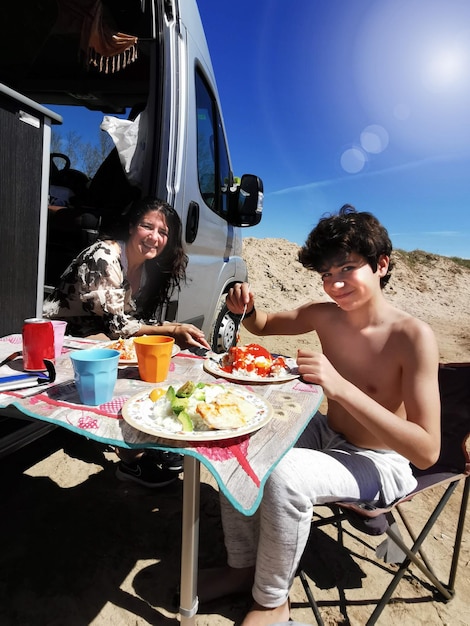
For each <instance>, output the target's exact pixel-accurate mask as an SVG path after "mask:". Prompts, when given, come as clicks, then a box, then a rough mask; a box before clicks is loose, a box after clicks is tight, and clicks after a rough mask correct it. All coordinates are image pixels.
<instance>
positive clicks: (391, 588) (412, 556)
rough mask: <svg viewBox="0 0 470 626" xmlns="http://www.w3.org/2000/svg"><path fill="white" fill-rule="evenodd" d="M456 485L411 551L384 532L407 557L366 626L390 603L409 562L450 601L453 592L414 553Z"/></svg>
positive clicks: (376, 618)
mask: <svg viewBox="0 0 470 626" xmlns="http://www.w3.org/2000/svg"><path fill="white" fill-rule="evenodd" d="M457 484H458V483H457V482H454V483H451V484H450V485H449V486H448V487H447V489H446V491H445V492H444V494H443V496H442V498H441V499H440V501H439V503H438V505H437V506H436V508H435V509H434V511H433V513H432V515H431V516H430V518H429V519H428V521H427V522H426V524H425V525H424V527H423V529H422V531H421V532H420V534H419V535H418V537H417V539H416V541H415V542H414V544H413V546H412V548H411V549H410V548H409V547H408V546H406V545H405V544H404V543H403V541H402V540H401V539H400V538H399V537H397V536H395V534H394V533H393V531H391V530H390V529H388V530H387V531H386V532H387V535H389V536H390V537H391V538H392V539H393V541H396V542H397V543H398V545H399V547H400V548H401V549H402V550H403V552H405V554H406V555H407V558H406V559H405V560H404V561H403V563H401V565H400V567H399V569H398V571H397V572H396V573H395V576H394V577H393V579H392V581H391V582H390V584H389V586H388V587H387V589H386V590H385V593H384V594H383V596H382V598H381V599H380V602H379V603H378V604H377V606H376V607H375V609H374V611H373V612H372V615H371V616H370V618H369V619H368V620H367V626H371V625H372V624H375V623H376V622H377V620H378V618H379V616H380V614H381V613H382V611H383V609H384V608H385V607H386V606H387V604H388V602H389V601H390V598H391V597H392V594H393V592H394V591H395V589H396V588H397V585H398V583H399V582H400V580H401V579H402V578H403V576H404V574H405V573H406V571H407V570H408V567H409V565H410V563H411V562H413V563H414V565H416V566H417V567H418V568H419V569H420V570H421V572H422V573H423V574H424V575H425V576H426V577H427V578H428V579H429V580H430V581H431V582H432V584H433V585H434V586H435V587H436V589H437V590H438V591H439V592H440V593H441V595H442V596H443V598H445V599H446V600H450V599H451V598H452V597H453V592H451V591H449V589H447V588H446V587H445V586H444V585H443V584H442V583H441V582H440V581H439V580H438V579H437V578H436V576H435V575H434V574H433V573H432V572H431V571H430V570H429V569H428V568H427V567H426V566H425V565H424V564H423V562H422V561H421V560H420V559H418V557H417V556H416V552H418V551H419V549H420V547H421V544H422V543H423V541H424V540H425V538H426V537H427V536H428V533H429V531H430V530H431V528H432V526H433V525H434V523H435V521H436V520H437V518H438V517H439V515H440V513H441V512H442V510H443V508H444V507H445V505H446V504H447V501H448V500H449V498H450V496H451V495H452V493H453V492H454V491H455V488H456V487H457Z"/></svg>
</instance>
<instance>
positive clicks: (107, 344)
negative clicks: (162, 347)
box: [100, 340, 181, 365]
mask: <svg viewBox="0 0 470 626" xmlns="http://www.w3.org/2000/svg"><path fill="white" fill-rule="evenodd" d="M115 343H116V340H115V341H106V342H105V343H103V344H101V346H100V347H102V348H110V347H112V346H113V344H115ZM180 350H181V348H180V347H179V346H177V345H176V343H174V344H173V347H172V349H171V356H172V357H174V356H175V354H178V352H180ZM119 365H137V358H135V359H123V358H122V357H121V358H120V359H119Z"/></svg>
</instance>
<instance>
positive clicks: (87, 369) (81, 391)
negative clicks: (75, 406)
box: [70, 348, 121, 406]
mask: <svg viewBox="0 0 470 626" xmlns="http://www.w3.org/2000/svg"><path fill="white" fill-rule="evenodd" d="M120 356H121V353H120V352H119V350H108V349H104V348H103V349H101V348H96V349H91V350H82V351H80V352H72V353H71V354H70V358H71V360H72V364H73V370H74V372H75V384H76V386H77V389H78V395H79V396H80V401H81V402H82V403H83V404H88V405H90V406H98V405H99V404H104V403H105V402H109V401H110V400H111V399H112V397H113V393H114V386H115V385H116V380H117V372H118V362H119V357H120Z"/></svg>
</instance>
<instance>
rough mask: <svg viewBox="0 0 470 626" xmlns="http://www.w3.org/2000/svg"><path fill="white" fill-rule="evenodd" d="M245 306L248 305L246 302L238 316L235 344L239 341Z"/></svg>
mask: <svg viewBox="0 0 470 626" xmlns="http://www.w3.org/2000/svg"><path fill="white" fill-rule="evenodd" d="M249 288H250V285H248V289H249ZM247 306H248V304H245V306H244V307H243V313H242V316H241V317H240V321H239V322H238V328H237V336H236V341H235V345H237V343H238V342H239V341H240V328H241V325H242V322H243V320H244V319H245V315H246V309H247Z"/></svg>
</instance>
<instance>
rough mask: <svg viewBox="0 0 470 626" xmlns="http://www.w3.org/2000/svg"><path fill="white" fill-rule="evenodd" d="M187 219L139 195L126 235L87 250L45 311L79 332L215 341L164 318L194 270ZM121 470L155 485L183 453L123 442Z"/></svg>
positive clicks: (192, 343)
mask: <svg viewBox="0 0 470 626" xmlns="http://www.w3.org/2000/svg"><path fill="white" fill-rule="evenodd" d="M181 232H182V228H181V220H180V218H179V216H178V214H177V213H176V211H175V210H174V209H173V207H171V206H170V205H169V204H167V203H166V202H163V201H161V200H153V199H148V198H146V199H142V200H138V201H136V202H135V203H134V204H133V205H132V207H131V209H130V211H129V213H128V215H127V232H126V233H125V234H124V236H123V237H122V238H102V239H100V240H99V241H97V242H95V243H94V244H92V245H91V246H89V247H88V248H86V249H85V250H83V251H82V252H81V253H80V254H79V255H78V256H77V257H76V258H75V259H74V260H73V261H72V263H71V264H70V265H69V266H68V268H67V269H66V270H65V272H64V273H63V274H62V276H61V279H60V282H59V285H58V286H57V287H56V288H55V289H54V291H53V293H52V294H51V295H50V296H49V298H48V299H47V300H46V302H45V305H44V316H45V317H48V318H50V319H60V320H65V321H66V322H67V324H68V332H69V333H70V334H72V335H73V336H77V337H86V336H90V335H103V334H104V335H106V336H107V337H109V338H110V339H117V338H120V337H135V336H139V335H169V336H171V337H174V339H175V342H176V343H177V344H178V345H179V346H180V347H181V348H190V347H199V348H200V347H204V348H208V349H209V348H210V346H209V344H208V343H207V341H206V339H205V337H204V333H203V332H202V330H201V329H199V328H197V327H196V326H193V324H179V323H176V322H170V323H168V322H165V323H163V320H162V316H163V311H164V307H165V305H167V304H168V302H169V301H170V298H171V296H172V294H173V293H174V292H175V291H176V290H178V289H179V288H180V284H181V282H182V281H184V280H185V278H186V266H187V263H188V257H187V255H186V254H185V252H184V249H183V245H182V241H181ZM117 453H118V455H119V457H120V459H121V463H120V464H119V467H118V470H117V475H118V478H120V479H124V480H134V481H136V482H139V483H141V484H144V485H146V486H149V487H157V486H164V485H166V484H169V483H170V482H172V481H173V480H174V479H175V478H176V477H177V473H178V472H179V471H181V469H182V461H181V457H180V455H174V454H173V455H170V454H165V453H158V454H157V453H149V454H144V453H143V452H142V451H135V450H124V449H120V450H117Z"/></svg>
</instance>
